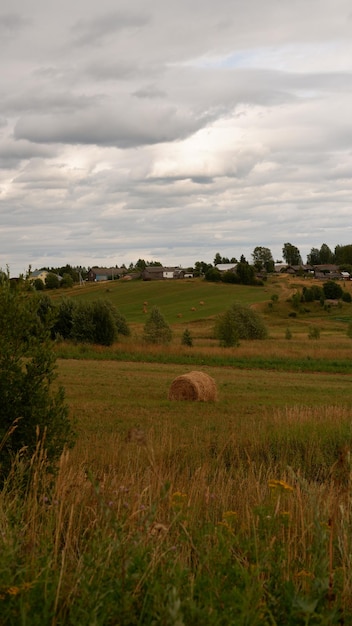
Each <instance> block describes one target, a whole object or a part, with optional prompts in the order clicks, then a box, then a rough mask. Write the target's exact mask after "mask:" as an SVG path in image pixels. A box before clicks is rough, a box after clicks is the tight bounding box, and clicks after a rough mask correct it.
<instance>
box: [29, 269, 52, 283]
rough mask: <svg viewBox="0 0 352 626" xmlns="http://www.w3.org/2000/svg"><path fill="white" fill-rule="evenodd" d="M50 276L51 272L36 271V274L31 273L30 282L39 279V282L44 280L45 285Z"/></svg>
mask: <svg viewBox="0 0 352 626" xmlns="http://www.w3.org/2000/svg"><path fill="white" fill-rule="evenodd" d="M48 274H49V272H48V271H47V270H34V272H31V273H30V276H29V280H31V281H32V280H37V278H39V280H42V281H43V283H45V279H46V277H47V275H48Z"/></svg>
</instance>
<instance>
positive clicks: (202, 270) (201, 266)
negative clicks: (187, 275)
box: [194, 261, 212, 276]
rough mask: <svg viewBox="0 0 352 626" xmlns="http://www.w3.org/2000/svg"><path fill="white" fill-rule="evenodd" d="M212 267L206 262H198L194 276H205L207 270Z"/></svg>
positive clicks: (195, 265)
mask: <svg viewBox="0 0 352 626" xmlns="http://www.w3.org/2000/svg"><path fill="white" fill-rule="evenodd" d="M211 267H212V265H211V263H206V262H205V261H196V262H195V264H194V275H195V276H204V275H205V274H206V272H207V270H208V269H209V268H211Z"/></svg>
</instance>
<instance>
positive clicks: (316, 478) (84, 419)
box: [0, 278, 352, 626]
mask: <svg viewBox="0 0 352 626" xmlns="http://www.w3.org/2000/svg"><path fill="white" fill-rule="evenodd" d="M181 283H182V284H181ZM169 285H171V286H169ZM164 287H165V288H166V289H167V290H168V291H165V292H163V293H161V291H162V290H161V288H162V289H164ZM108 288H109V291H106V289H107V287H106V286H100V285H98V286H97V285H93V286H92V287H89V286H87V287H84V288H81V290H80V291H78V289H76V290H75V291H74V294H75V297H80V298H81V297H82V298H93V297H96V295H97V294H98V293H99V294H100V295H103V296H104V297H105V295H106V296H107V297H109V298H111V299H112V301H113V302H114V303H115V304H117V305H118V307H119V309H120V310H121V312H122V313H124V315H126V318H127V320H128V321H129V322H130V323H131V326H132V336H131V337H130V338H122V339H121V341H120V342H118V343H117V344H115V345H114V346H112V347H111V348H101V347H94V346H93V347H87V346H83V347H82V346H72V345H68V344H58V345H57V347H56V350H57V354H58V356H59V359H58V380H59V382H60V383H62V384H63V385H64V387H65V390H66V399H67V402H68V405H69V407H70V415H71V418H72V420H74V422H75V424H76V430H77V443H76V446H75V447H74V448H73V449H72V450H71V451H69V452H67V453H65V454H64V455H63V456H62V459H61V462H60V467H59V471H58V475H57V476H56V478H55V479H53V478H52V477H51V476H50V475H48V474H47V472H46V471H45V459H44V456H43V453H42V449H41V446H40V444H38V451H37V455H36V457H35V458H34V459H33V462H32V481H31V484H30V487H29V488H28V490H27V491H26V493H25V494H23V492H21V475H22V474H21V473H22V465H21V462H19V463H18V465H17V466H16V467H15V468H14V472H13V475H12V477H10V479H9V481H8V483H7V484H6V486H5V488H4V490H3V491H2V493H1V494H0V525H1V536H0V541H1V547H2V548H1V550H2V551H1V558H0V624H10V625H12V624H13V625H16V626H17V625H18V624H23V625H26V626H28V625H29V626H32V625H33V626H36V625H37V624H45V625H46V624H53V625H54V624H55V625H66V624H68V625H71V624H72V625H73V624H77V625H87V626H88V625H89V626H90V625H91V624H96V625H99V626H100V625H115V624H119V625H120V624H121V625H123V626H129V625H134V624H136V625H137V624H148V625H149V624H150V625H152V624H155V625H156V624H162V625H165V626H182V625H185V626H186V625H187V626H188V625H192V626H193V625H199V626H203V625H205V626H207V625H214V626H215V625H216V626H217V625H224V626H225V625H232V624H234V625H237V624H239V625H243V626H245V625H248V626H252V625H253V626H261V625H263V626H274V625H277V626H279V625H280V626H281V625H286V624H288V625H289V626H296V625H298V626H300V625H302V626H303V625H313V624H314V625H315V624H322V625H326V626H328V625H330V624H343V623H344V624H349V623H352V601H351V598H352V571H351V563H350V560H351V554H352V534H351V527H352V499H351V493H352V490H351V488H352V473H351V472H352V465H351V443H352V432H351V406H352V389H351V373H352V372H351V365H350V361H351V359H350V351H351V347H352V340H351V339H349V338H348V337H347V336H346V328H347V323H348V321H349V320H350V318H351V310H352V305H348V304H343V305H342V307H341V308H339V307H336V309H335V308H331V309H328V310H323V309H322V307H321V306H320V305H319V304H317V305H315V304H314V305H313V306H312V305H310V306H309V309H310V310H309V311H303V310H301V311H297V315H296V317H290V313H292V311H293V309H292V306H291V304H290V303H289V302H287V299H288V297H289V296H290V294H292V293H294V291H295V290H296V289H299V288H300V286H299V284H297V282H296V281H293V280H287V279H285V280H282V279H280V278H278V279H276V280H275V282H272V283H271V284H266V286H265V287H264V288H262V287H259V288H258V287H256V288H245V287H237V286H231V285H213V284H210V285H209V284H207V283H204V282H202V281H195V282H191V283H189V284H188V283H187V284H186V283H185V284H183V281H180V282H178V283H177V284H176V283H172V284H171V283H166V282H165V283H163V284H162V285H160V284H156V283H145V284H143V283H122V281H120V282H117V283H116V285H115V284H114V285H113V286H111V287H110V285H109V287H108ZM347 288H349V286H348V287H347ZM173 289H174V290H173ZM273 293H277V294H278V296H279V299H278V302H273V301H272V300H271V295H272V294H273ZM201 301H202V302H204V304H203V305H200V304H199V302H201ZM233 301H242V302H246V303H247V304H250V305H252V306H255V307H256V308H257V309H258V311H259V312H261V314H262V315H263V316H264V318H265V321H266V323H267V325H268V327H269V338H268V339H266V340H265V341H248V342H241V345H240V346H239V347H238V348H234V349H225V348H220V347H219V346H218V345H217V343H216V342H215V340H214V339H213V337H212V326H213V320H214V316H216V315H217V314H218V313H220V312H222V311H223V310H225V309H226V308H227V307H228V306H229V305H230V304H231V303H232V302H233ZM144 302H148V308H149V306H150V305H152V304H156V305H157V306H159V307H160V308H161V310H162V311H163V313H164V314H165V316H166V317H167V319H168V321H169V323H170V324H172V328H173V331H174V339H173V342H172V344H171V345H170V346H168V347H166V348H163V347H156V348H149V347H147V346H145V345H144V344H143V343H142V341H141V334H142V328H143V322H144V320H145V314H144V313H143V306H144ZM270 302H272V303H273V306H269V304H270ZM197 303H198V305H197ZM192 307H194V308H197V311H191V308H192ZM306 308H308V307H306ZM181 309H182V310H181ZM178 313H182V318H179V317H177V314H178ZM193 314H196V316H197V319H198V321H197V320H196V319H194V317H193ZM311 324H316V325H317V326H318V327H319V329H320V331H321V334H320V338H319V339H317V340H309V339H308V330H309V327H310V325H311ZM288 326H289V327H290V329H291V331H292V339H290V340H288V339H286V338H285V331H286V328H287V327H288ZM185 327H188V328H190V329H191V331H192V333H193V335H194V338H195V341H194V347H193V348H186V347H184V346H181V345H180V337H181V334H182V331H183V329H184V328H185ZM192 369H197V370H201V371H204V372H206V373H207V374H209V375H210V376H212V377H213V378H214V380H215V382H216V385H217V388H218V400H217V402H214V403H202V402H175V401H169V400H168V389H169V387H170V384H171V382H172V381H173V379H174V378H175V377H176V376H178V375H179V374H182V373H185V372H188V371H191V370H192Z"/></svg>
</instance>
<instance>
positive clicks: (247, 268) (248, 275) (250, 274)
mask: <svg viewBox="0 0 352 626" xmlns="http://www.w3.org/2000/svg"><path fill="white" fill-rule="evenodd" d="M236 274H237V276H238V277H239V282H240V283H241V284H242V285H252V284H253V283H254V282H255V270H254V267H253V265H249V263H248V261H246V259H245V257H244V256H243V255H242V256H241V259H240V262H239V263H237V267H236Z"/></svg>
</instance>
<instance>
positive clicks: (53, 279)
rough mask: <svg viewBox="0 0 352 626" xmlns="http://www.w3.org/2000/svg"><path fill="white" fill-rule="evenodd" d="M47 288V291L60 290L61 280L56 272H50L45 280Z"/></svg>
mask: <svg viewBox="0 0 352 626" xmlns="http://www.w3.org/2000/svg"><path fill="white" fill-rule="evenodd" d="M45 286H46V288H47V289H58V288H59V287H60V279H59V277H58V275H57V274H54V272H49V274H48V275H47V277H46V279H45Z"/></svg>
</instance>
